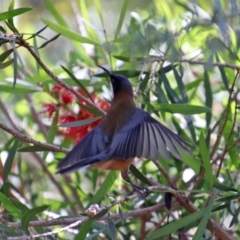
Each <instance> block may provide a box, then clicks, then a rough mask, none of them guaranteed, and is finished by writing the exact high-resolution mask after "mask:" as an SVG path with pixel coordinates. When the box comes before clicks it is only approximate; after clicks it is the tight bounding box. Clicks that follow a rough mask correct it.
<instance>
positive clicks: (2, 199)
mask: <svg viewBox="0 0 240 240" xmlns="http://www.w3.org/2000/svg"><path fill="white" fill-rule="evenodd" d="M0 202H1V203H2V205H3V207H4V208H5V209H6V210H7V211H8V213H10V214H11V215H13V216H14V217H16V218H20V217H21V214H20V212H19V210H18V209H17V208H16V207H15V206H14V204H13V203H12V202H11V201H10V200H9V198H8V197H6V196H5V195H4V194H3V193H1V192H0Z"/></svg>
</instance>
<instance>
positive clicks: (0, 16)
mask: <svg viewBox="0 0 240 240" xmlns="http://www.w3.org/2000/svg"><path fill="white" fill-rule="evenodd" d="M31 10H32V8H17V9H13V10H10V11H7V12H3V13H0V21H3V20H6V19H10V18H13V17H15V16H17V15H20V14H23V13H25V12H28V11H31Z"/></svg>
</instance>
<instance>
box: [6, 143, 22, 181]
mask: <svg viewBox="0 0 240 240" xmlns="http://www.w3.org/2000/svg"><path fill="white" fill-rule="evenodd" d="M18 144H19V140H18V139H16V140H15V141H14V143H13V146H12V147H11V149H9V151H8V157H7V160H6V162H5V164H4V170H3V180H4V182H6V181H7V178H8V175H9V173H10V172H11V169H12V164H13V160H14V157H15V154H16V152H17V148H18Z"/></svg>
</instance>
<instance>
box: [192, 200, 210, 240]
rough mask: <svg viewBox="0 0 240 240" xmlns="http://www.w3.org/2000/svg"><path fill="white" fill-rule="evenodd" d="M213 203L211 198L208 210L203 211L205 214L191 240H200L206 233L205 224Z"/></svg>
mask: <svg viewBox="0 0 240 240" xmlns="http://www.w3.org/2000/svg"><path fill="white" fill-rule="evenodd" d="M213 203H214V200H213V198H211V200H210V203H209V208H208V210H206V211H205V214H204V215H203V218H202V220H201V222H200V224H199V225H198V228H197V231H196V232H195V234H194V236H193V239H192V240H199V239H202V237H203V234H204V232H205V231H206V226H207V223H208V221H209V219H210V216H211V212H212V207H213Z"/></svg>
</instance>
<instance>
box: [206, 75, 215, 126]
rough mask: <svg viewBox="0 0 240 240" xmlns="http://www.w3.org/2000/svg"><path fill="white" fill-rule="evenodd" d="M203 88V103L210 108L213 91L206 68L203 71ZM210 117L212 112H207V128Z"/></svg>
mask: <svg viewBox="0 0 240 240" xmlns="http://www.w3.org/2000/svg"><path fill="white" fill-rule="evenodd" d="M204 88H205V96H206V100H205V105H206V106H207V107H209V108H212V103H213V93H212V89H211V83H210V80H209V77H208V73H207V71H206V70H205V71H204ZM211 118H212V112H208V113H207V114H206V122H207V128H208V127H209V125H210V123H211Z"/></svg>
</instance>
